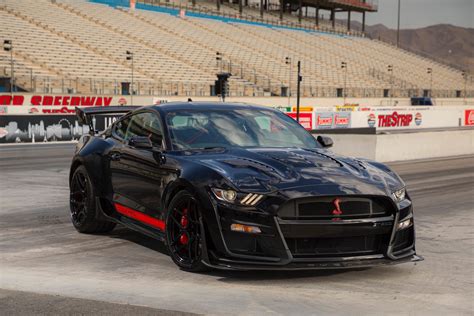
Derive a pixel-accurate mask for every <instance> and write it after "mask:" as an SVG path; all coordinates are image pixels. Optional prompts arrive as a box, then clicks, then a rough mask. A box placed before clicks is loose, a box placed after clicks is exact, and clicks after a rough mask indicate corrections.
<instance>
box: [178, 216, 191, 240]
mask: <svg viewBox="0 0 474 316" xmlns="http://www.w3.org/2000/svg"><path fill="white" fill-rule="evenodd" d="M188 224H189V222H188V209H187V208H185V209H184V210H183V215H182V216H181V227H183V228H184V229H186V228H187V227H188ZM179 242H180V243H181V244H182V245H186V244H187V243H188V242H189V238H188V235H187V234H185V233H182V234H181V236H179Z"/></svg>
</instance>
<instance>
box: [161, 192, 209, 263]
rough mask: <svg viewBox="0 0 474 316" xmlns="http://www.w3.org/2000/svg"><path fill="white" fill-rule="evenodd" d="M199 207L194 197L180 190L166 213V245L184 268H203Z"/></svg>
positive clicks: (175, 260)
mask: <svg viewBox="0 0 474 316" xmlns="http://www.w3.org/2000/svg"><path fill="white" fill-rule="evenodd" d="M201 222H202V217H201V211H200V209H199V203H198V202H197V200H196V198H195V197H194V196H193V195H192V194H191V193H189V192H188V191H185V190H183V191H180V192H178V194H176V195H175V196H174V197H173V199H172V200H171V202H170V204H169V206H168V210H167V214H166V246H167V248H168V251H169V253H170V256H171V259H173V262H174V263H175V264H176V265H177V266H178V267H179V268H180V269H181V270H184V271H188V272H203V271H207V270H209V268H208V267H207V266H206V265H205V264H204V263H202V237H203V234H202V233H201Z"/></svg>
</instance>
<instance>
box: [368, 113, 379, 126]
mask: <svg viewBox="0 0 474 316" xmlns="http://www.w3.org/2000/svg"><path fill="white" fill-rule="evenodd" d="M375 123H377V117H376V116H375V114H374V113H370V114H369V116H367V125H369V127H374V126H375Z"/></svg>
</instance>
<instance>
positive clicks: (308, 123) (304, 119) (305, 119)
mask: <svg viewBox="0 0 474 316" xmlns="http://www.w3.org/2000/svg"><path fill="white" fill-rule="evenodd" d="M286 115H288V116H289V117H291V118H292V119H294V120H296V112H288V113H286ZM300 124H301V126H303V127H304V128H305V129H307V130H312V129H313V113H312V112H302V113H300Z"/></svg>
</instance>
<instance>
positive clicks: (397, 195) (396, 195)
mask: <svg viewBox="0 0 474 316" xmlns="http://www.w3.org/2000/svg"><path fill="white" fill-rule="evenodd" d="M392 196H393V199H394V200H395V201H396V202H401V201H403V200H404V199H405V196H406V189H405V188H403V189H400V190H397V191H395V192H393V193H392Z"/></svg>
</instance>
